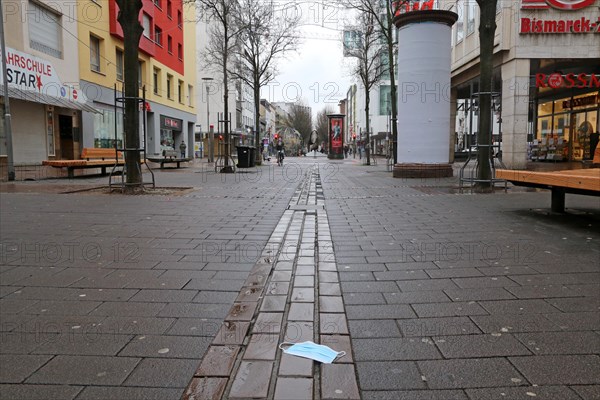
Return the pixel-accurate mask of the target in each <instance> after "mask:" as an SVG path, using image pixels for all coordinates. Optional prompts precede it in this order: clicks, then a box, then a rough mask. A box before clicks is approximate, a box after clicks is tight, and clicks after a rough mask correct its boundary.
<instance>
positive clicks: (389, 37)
mask: <svg viewBox="0 0 600 400" xmlns="http://www.w3.org/2000/svg"><path fill="white" fill-rule="evenodd" d="M406 3H407V1H406V0H397V1H389V0H388V1H381V0H350V5H351V7H352V8H355V9H357V10H358V11H360V12H361V13H367V14H369V15H371V16H372V18H373V22H374V23H375V25H376V30H377V31H378V33H379V35H381V36H380V37H381V39H382V41H383V47H384V49H383V50H382V51H384V52H385V53H386V54H387V63H388V65H382V68H383V69H384V71H383V72H384V73H389V79H390V96H391V106H392V109H391V113H392V142H393V144H394V148H393V153H394V164H396V163H397V162H398V155H397V153H398V152H397V144H398V124H397V123H396V122H397V117H398V96H397V87H396V71H395V70H396V69H395V64H394V60H395V59H396V50H397V43H396V40H395V38H396V36H395V35H394V32H395V31H396V28H395V26H394V22H393V20H394V17H395V15H396V13H397V12H398V11H400V9H401V8H402V7H404V6H405V4H406Z"/></svg>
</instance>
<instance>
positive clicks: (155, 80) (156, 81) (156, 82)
mask: <svg viewBox="0 0 600 400" xmlns="http://www.w3.org/2000/svg"><path fill="white" fill-rule="evenodd" d="M152 86H153V90H154V94H159V91H160V70H159V69H158V68H154V73H153V75H152Z"/></svg>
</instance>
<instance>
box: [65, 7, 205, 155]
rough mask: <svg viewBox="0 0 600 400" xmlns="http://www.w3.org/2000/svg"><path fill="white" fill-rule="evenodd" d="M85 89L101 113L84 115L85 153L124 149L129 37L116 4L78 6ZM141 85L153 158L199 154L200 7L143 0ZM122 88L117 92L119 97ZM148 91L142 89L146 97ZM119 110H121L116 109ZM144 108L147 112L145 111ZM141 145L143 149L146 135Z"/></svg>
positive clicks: (81, 74) (150, 151)
mask: <svg viewBox="0 0 600 400" xmlns="http://www.w3.org/2000/svg"><path fill="white" fill-rule="evenodd" d="M77 8H78V9H77V12H78V17H77V20H78V24H77V34H78V38H79V40H78V43H79V44H78V46H79V51H78V54H79V60H78V61H79V78H80V87H81V89H82V91H83V92H84V93H85V95H86V96H87V97H88V100H89V101H90V102H91V103H92V104H93V105H94V107H95V108H97V109H98V110H100V111H101V112H102V113H101V114H99V113H97V114H92V113H86V112H84V113H83V118H82V134H83V147H99V148H109V147H114V146H115V141H116V145H117V147H119V148H120V147H122V146H123V108H122V107H121V103H120V102H118V101H116V100H115V97H121V96H122V93H121V91H122V88H123V80H124V57H123V40H122V37H123V34H122V30H121V27H120V24H119V23H118V22H117V15H118V6H117V5H116V2H115V1H114V0H100V1H92V0H87V1H78V2H77ZM140 23H141V24H142V26H143V28H144V33H143V35H142V38H141V40H140V50H139V57H138V61H139V69H138V73H139V74H140V78H139V83H140V88H145V98H146V105H145V109H146V138H147V139H146V143H145V147H146V153H147V154H148V155H154V154H160V153H161V152H162V150H164V149H169V148H172V149H177V150H179V149H180V145H181V143H182V142H184V143H185V144H186V150H185V153H186V156H191V155H192V153H193V146H190V143H193V140H194V137H193V134H194V126H195V121H196V108H195V107H196V105H195V96H196V94H195V82H196V38H195V12H194V8H193V6H191V5H189V4H183V0H144V1H143V9H142V12H141V13H140ZM115 87H116V94H115ZM142 96H143V91H142V90H140V97H142ZM115 104H116V106H115ZM140 108H141V107H140ZM140 135H142V140H141V143H142V145H144V140H143V133H142V132H140Z"/></svg>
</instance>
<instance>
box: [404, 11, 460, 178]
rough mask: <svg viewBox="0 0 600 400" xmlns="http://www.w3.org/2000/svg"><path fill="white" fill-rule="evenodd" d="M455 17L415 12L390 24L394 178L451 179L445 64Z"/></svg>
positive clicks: (445, 13)
mask: <svg viewBox="0 0 600 400" xmlns="http://www.w3.org/2000/svg"><path fill="white" fill-rule="evenodd" d="M457 17H458V16H457V14H455V13H453V12H451V11H442V10H430V9H426V10H417V11H409V12H406V13H400V14H398V15H397V16H396V17H395V18H394V23H395V25H396V27H397V28H398V72H397V74H398V75H397V76H398V104H400V105H401V106H400V107H399V108H398V153H397V154H398V164H396V165H395V166H394V177H396V178H429V177H432V178H433V177H447V176H452V165H451V164H450V135H449V134H448V132H449V130H450V61H451V47H450V42H451V40H450V39H451V34H452V25H453V24H454V23H455V22H456V19H457Z"/></svg>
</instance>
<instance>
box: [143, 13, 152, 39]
mask: <svg viewBox="0 0 600 400" xmlns="http://www.w3.org/2000/svg"><path fill="white" fill-rule="evenodd" d="M142 26H143V27H144V36H146V37H147V38H148V39H151V38H152V28H151V27H152V19H151V18H150V17H149V16H148V14H144V15H142Z"/></svg>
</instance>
